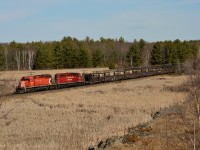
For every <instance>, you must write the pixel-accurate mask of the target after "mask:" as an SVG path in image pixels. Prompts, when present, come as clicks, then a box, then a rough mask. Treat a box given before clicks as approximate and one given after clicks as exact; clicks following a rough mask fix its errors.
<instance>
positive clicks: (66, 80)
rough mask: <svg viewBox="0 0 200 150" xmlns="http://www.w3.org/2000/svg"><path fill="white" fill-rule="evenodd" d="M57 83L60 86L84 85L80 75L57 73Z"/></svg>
mask: <svg viewBox="0 0 200 150" xmlns="http://www.w3.org/2000/svg"><path fill="white" fill-rule="evenodd" d="M55 83H56V84H57V85H58V86H59V87H62V86H68V85H83V84H84V80H83V77H82V75H81V74H80V73H57V74H55Z"/></svg>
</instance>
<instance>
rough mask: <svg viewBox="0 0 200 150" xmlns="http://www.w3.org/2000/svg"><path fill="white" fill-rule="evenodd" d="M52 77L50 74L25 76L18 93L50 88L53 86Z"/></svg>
mask: <svg viewBox="0 0 200 150" xmlns="http://www.w3.org/2000/svg"><path fill="white" fill-rule="evenodd" d="M51 81H52V77H51V75H50V74H41V75H35V76H24V77H22V78H21V80H20V81H19V84H18V86H17V88H16V91H17V92H18V93H19V92H29V91H32V90H33V89H38V88H49V86H50V85H51V84H52V82H51Z"/></svg>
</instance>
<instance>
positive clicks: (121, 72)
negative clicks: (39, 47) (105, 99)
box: [16, 65, 176, 93]
mask: <svg viewBox="0 0 200 150" xmlns="http://www.w3.org/2000/svg"><path fill="white" fill-rule="evenodd" d="M175 68H176V66H175V65H160V66H151V67H131V68H123V69H114V70H106V71H96V72H92V73H83V74H81V73H73V72H67V73H57V74H55V75H54V77H52V75H51V74H41V75H34V76H24V77H22V78H21V80H20V81H19V84H18V86H17V87H16V93H27V92H34V91H41V90H52V89H60V88H65V87H72V86H83V85H90V84H96V83H104V82H113V81H119V80H127V79H134V78H141V77H148V76H154V75H161V74H169V73H174V72H175Z"/></svg>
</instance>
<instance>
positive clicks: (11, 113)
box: [0, 75, 186, 150]
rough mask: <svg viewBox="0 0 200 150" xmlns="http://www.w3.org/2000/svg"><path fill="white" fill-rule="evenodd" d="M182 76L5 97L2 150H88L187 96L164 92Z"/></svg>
mask: <svg viewBox="0 0 200 150" xmlns="http://www.w3.org/2000/svg"><path fill="white" fill-rule="evenodd" d="M185 80H186V77H185V76H169V75H164V76H154V77H148V78H143V79H135V80H127V81H122V82H114V83H107V84H100V85H95V86H88V87H81V88H75V89H64V90H55V91H51V92H39V93H33V94H25V95H17V96H9V97H4V100H2V103H1V106H0V149H9V150H10V149H11V150H12V149H13V150H15V149H20V150H27V149H29V150H31V149H33V150H34V149H45V150H46V149H48V150H55V149H63V150H66V149H67V150H68V149H69V150H72V149H75V150H81V149H83V150H85V149H87V146H88V145H90V144H95V143H97V141H100V140H101V139H105V138H107V137H110V136H113V135H123V134H125V133H126V132H127V130H128V128H129V127H132V126H135V125H136V124H138V123H143V122H147V121H149V120H151V119H152V114H153V113H154V112H155V111H156V110H159V109H160V108H163V107H168V106H170V105H174V104H176V103H181V102H183V101H184V99H185V96H186V94H185V93H181V92H170V91H169V90H164V89H165V87H170V86H176V85H180V84H181V83H182V82H183V81H185Z"/></svg>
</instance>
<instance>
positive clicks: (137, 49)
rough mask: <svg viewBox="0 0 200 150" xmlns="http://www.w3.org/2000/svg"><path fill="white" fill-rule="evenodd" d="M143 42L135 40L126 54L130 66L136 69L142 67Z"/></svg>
mask: <svg viewBox="0 0 200 150" xmlns="http://www.w3.org/2000/svg"><path fill="white" fill-rule="evenodd" d="M144 47H145V41H144V40H143V39H141V40H140V41H139V42H137V41H136V40H135V41H134V43H133V44H132V46H131V47H130V49H129V52H128V54H127V57H128V58H129V59H130V60H131V65H133V66H135V67H137V66H140V65H142V53H143V51H144Z"/></svg>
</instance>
